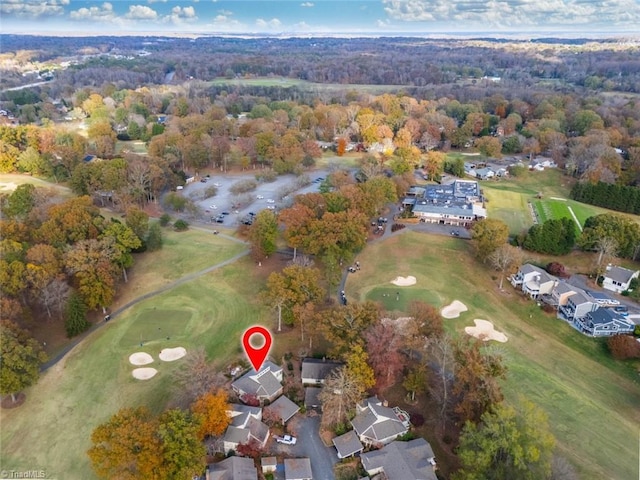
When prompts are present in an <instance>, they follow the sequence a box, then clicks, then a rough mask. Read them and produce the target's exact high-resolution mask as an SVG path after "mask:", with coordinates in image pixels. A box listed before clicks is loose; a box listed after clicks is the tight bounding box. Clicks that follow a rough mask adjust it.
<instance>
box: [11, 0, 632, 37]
mask: <svg viewBox="0 0 640 480" xmlns="http://www.w3.org/2000/svg"><path fill="white" fill-rule="evenodd" d="M0 30H1V31H2V32H3V33H43V34H47V33H57V34H68V35H83V34H93V35H113V34H125V33H134V32H146V33H156V34H174V33H191V34H225V33H234V34H241V33H245V34H246V33H263V34H292V33H293V34H301V35H305V34H321V33H322V34H355V35H357V34H359V33H362V34H364V33H370V34H380V35H385V34H401V33H416V34H424V35H428V34H439V33H459V34H465V33H468V34H475V33H479V32H485V33H488V34H492V33H493V34H497V35H500V34H509V33H514V34H520V33H523V34H529V35H535V34H540V35H544V34H547V33H557V34H559V35H560V34H561V35H564V36H566V35H572V34H594V33H609V34H624V33H632V34H639V33H640V0H348V1H340V0H278V1H268V0H263V1H259V0H257V1H256V0H111V1H107V2H105V1H86V0H0Z"/></svg>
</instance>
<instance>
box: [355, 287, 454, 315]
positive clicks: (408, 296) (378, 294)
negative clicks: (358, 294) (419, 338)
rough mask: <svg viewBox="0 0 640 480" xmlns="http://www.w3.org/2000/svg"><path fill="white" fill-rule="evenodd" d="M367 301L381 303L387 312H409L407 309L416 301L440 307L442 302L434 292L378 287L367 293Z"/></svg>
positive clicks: (413, 288)
mask: <svg viewBox="0 0 640 480" xmlns="http://www.w3.org/2000/svg"><path fill="white" fill-rule="evenodd" d="M365 299H366V300H371V301H373V302H380V303H382V305H383V306H384V308H385V310H387V311H394V310H399V311H402V312H406V311H407V307H408V306H409V304H410V303H411V302H413V301H414V300H422V301H424V302H429V303H432V304H434V305H440V304H441V302H442V300H441V299H440V297H439V296H438V294H437V293H436V292H434V291H432V290H426V289H424V288H416V287H396V286H394V285H391V286H388V287H387V286H376V287H374V288H372V289H371V290H370V291H369V292H367V294H366V297H365Z"/></svg>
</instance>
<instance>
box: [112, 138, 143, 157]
mask: <svg viewBox="0 0 640 480" xmlns="http://www.w3.org/2000/svg"><path fill="white" fill-rule="evenodd" d="M123 150H127V151H129V152H133V153H140V154H146V153H147V146H146V145H145V143H144V142H142V141H140V140H127V141H124V140H118V141H117V142H116V154H117V155H119V154H120V153H122V152H123Z"/></svg>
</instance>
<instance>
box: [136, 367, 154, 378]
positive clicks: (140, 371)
mask: <svg viewBox="0 0 640 480" xmlns="http://www.w3.org/2000/svg"><path fill="white" fill-rule="evenodd" d="M156 373H158V370H156V369H155V368H149V367H147V368H136V369H135V370H134V371H133V372H131V375H133V378H136V379H138V380H149V379H150V378H153V377H154V376H155V374H156Z"/></svg>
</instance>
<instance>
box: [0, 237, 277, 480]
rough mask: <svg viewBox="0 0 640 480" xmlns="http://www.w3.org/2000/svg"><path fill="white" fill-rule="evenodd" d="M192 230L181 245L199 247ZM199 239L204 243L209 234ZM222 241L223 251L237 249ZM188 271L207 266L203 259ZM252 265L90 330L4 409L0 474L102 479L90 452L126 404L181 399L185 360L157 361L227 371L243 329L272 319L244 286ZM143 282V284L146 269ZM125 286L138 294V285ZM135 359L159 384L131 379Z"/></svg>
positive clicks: (212, 276)
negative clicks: (177, 353) (175, 375)
mask: <svg viewBox="0 0 640 480" xmlns="http://www.w3.org/2000/svg"><path fill="white" fill-rule="evenodd" d="M195 233H196V232H192V236H191V237H182V239H187V238H189V239H190V240H192V241H198V240H199V239H198V236H197V235H196V234H195ZM200 235H201V236H202V238H201V239H200V240H199V241H201V242H203V243H205V244H206V243H208V242H209V238H210V237H213V235H207V234H206V233H203V232H201V233H200ZM216 242H217V243H222V242H223V240H222V239H221V238H219V237H217V238H216ZM225 242H226V243H228V244H230V247H229V249H228V250H227V254H229V253H231V252H232V251H234V250H235V249H236V248H237V246H236V244H234V243H232V242H230V241H229V240H225ZM240 247H242V246H241V245H240ZM187 250H188V249H187ZM229 256H231V255H229ZM227 258H228V257H227ZM185 260H186V262H188V261H189V260H190V259H185ZM191 265H192V266H194V267H198V268H204V267H206V266H209V265H210V264H208V263H205V262H204V261H203V260H202V257H201V261H200V262H199V263H195V262H194V263H191ZM158 266H160V267H163V268H164V266H161V265H158ZM166 268H169V266H167V267H166ZM252 268H253V262H252V261H251V260H250V259H248V258H242V259H240V260H238V261H237V262H236V263H233V264H231V265H229V266H226V267H224V268H222V269H219V270H215V271H213V272H211V273H208V274H206V275H204V276H202V277H198V278H196V279H194V280H192V281H189V282H187V283H184V284H182V285H181V286H179V287H177V288H175V289H172V290H169V291H167V292H166V293H164V294H161V295H158V296H156V297H153V298H151V299H149V300H146V301H144V302H141V303H139V304H137V305H136V306H134V307H132V308H131V309H129V310H127V311H125V312H124V313H123V314H121V315H120V316H118V317H117V318H115V319H113V320H112V321H111V322H109V323H108V324H105V325H104V326H103V327H102V328H101V329H99V330H97V331H95V332H94V333H92V334H91V335H90V336H89V337H88V338H87V339H85V340H84V341H83V342H82V343H81V344H80V345H78V346H77V347H76V348H75V349H74V350H73V351H72V352H71V353H69V354H68V355H67V356H66V357H65V358H64V359H63V360H62V361H61V362H60V363H59V364H57V365H55V366H54V367H52V368H51V369H49V370H48V371H47V372H46V373H45V374H44V375H43V377H42V378H41V379H40V381H39V383H38V384H37V385H36V386H35V387H33V388H31V389H29V390H28V391H27V392H26V393H27V401H26V402H25V403H24V404H23V405H22V406H21V407H19V408H16V409H14V410H3V411H1V412H0V415H1V417H0V420H1V423H2V431H1V432H0V442H1V445H2V468H3V469H7V470H12V469H15V470H17V471H24V470H27V469H35V470H38V469H43V470H45V471H46V472H47V476H48V477H47V478H59V479H80V478H83V479H93V478H96V477H95V475H94V474H93V472H92V470H91V467H90V464H89V461H88V457H87V456H86V453H85V452H86V450H87V449H88V448H89V446H90V435H91V431H92V430H93V429H94V428H95V427H96V426H97V425H98V424H100V423H102V422H104V421H105V420H107V419H108V418H109V417H110V416H111V415H112V414H113V413H115V412H116V411H117V410H118V409H120V408H122V407H125V406H136V405H146V406H148V407H150V408H151V409H152V410H153V411H155V412H159V411H161V410H162V409H164V408H166V407H167V406H168V405H170V404H171V403H172V401H173V399H174V398H175V394H176V391H175V387H174V385H173V381H172V372H173V371H175V369H177V368H179V367H180V365H181V364H183V361H181V360H178V361H175V362H168V363H167V362H162V361H160V360H159V358H158V354H159V353H160V351H161V350H162V349H163V348H172V347H179V346H180V347H184V348H186V350H187V352H189V351H192V350H194V349H196V348H198V347H203V348H205V350H206V352H207V354H208V355H209V358H211V359H213V360H214V362H215V364H216V366H217V367H218V368H220V369H221V370H222V369H223V368H224V367H226V366H228V364H229V362H231V361H233V359H235V358H240V354H241V349H240V336H241V334H242V332H243V331H244V330H245V329H246V328H247V327H248V326H249V325H251V324H254V323H264V320H265V319H266V318H267V317H264V315H265V311H264V310H263V309H262V308H261V307H260V305H258V304H256V303H254V300H253V299H254V298H255V292H256V288H257V287H256V286H255V284H254V282H250V281H247V272H248V271H250V270H251V269H252ZM141 278H142V279H146V278H147V277H146V275H145V274H144V272H141ZM129 286H130V287H132V288H135V287H134V282H133V281H131V280H130V283H129ZM268 319H269V320H270V317H269V318H268ZM167 337H169V339H167ZM140 343H142V344H143V345H142V346H140ZM135 352H146V353H149V354H150V355H151V356H152V357H153V358H154V362H153V363H152V364H150V365H148V366H149V367H153V368H156V369H157V370H158V374H157V375H156V376H155V377H153V378H152V379H150V380H147V381H140V380H136V379H134V378H133V377H132V374H131V372H132V370H133V369H134V368H135V367H134V366H133V365H131V364H130V363H129V361H128V358H129V355H131V354H132V353H135Z"/></svg>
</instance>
